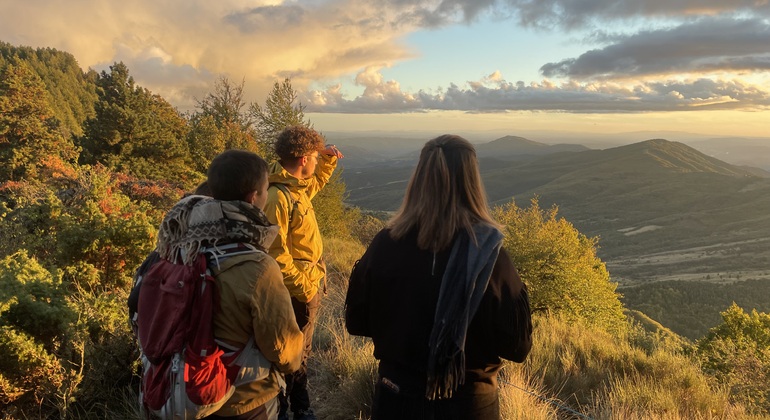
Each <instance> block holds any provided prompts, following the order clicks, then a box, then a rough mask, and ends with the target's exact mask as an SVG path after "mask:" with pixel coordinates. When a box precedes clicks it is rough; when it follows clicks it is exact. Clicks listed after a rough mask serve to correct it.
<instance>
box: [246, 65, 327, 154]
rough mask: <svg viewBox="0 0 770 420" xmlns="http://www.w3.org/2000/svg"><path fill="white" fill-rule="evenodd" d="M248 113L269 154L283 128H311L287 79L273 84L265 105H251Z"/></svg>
mask: <svg viewBox="0 0 770 420" xmlns="http://www.w3.org/2000/svg"><path fill="white" fill-rule="evenodd" d="M249 113H250V114H251V116H252V117H253V118H254V120H255V121H256V128H257V135H258V138H259V141H260V142H261V143H262V144H264V145H265V147H264V149H265V150H268V151H269V153H270V154H272V153H273V152H272V150H273V144H274V143H275V139H276V138H277V137H278V134H280V133H281V131H283V129H284V128H286V127H289V126H292V125H305V126H307V127H311V128H312V127H313V124H311V123H310V121H306V120H305V106H304V105H302V103H299V102H297V92H296V91H295V90H294V88H292V86H291V80H290V79H288V78H287V79H284V80H283V82H280V83H279V82H275V84H274V85H273V90H271V91H270V94H269V95H268V96H267V99H265V105H264V106H260V105H259V104H258V103H256V102H255V103H252V104H251V106H250V107H249Z"/></svg>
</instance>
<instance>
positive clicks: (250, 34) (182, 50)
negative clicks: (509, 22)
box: [0, 0, 415, 108]
mask: <svg viewBox="0 0 770 420" xmlns="http://www.w3.org/2000/svg"><path fill="white" fill-rule="evenodd" d="M401 13H402V11H400V10H389V9H382V8H380V7H378V5H377V4H375V3H372V4H367V3H366V2H359V1H356V0H330V1H319V2H286V3H284V2H281V1H272V0H249V1H246V0H221V1H216V2H211V1H206V0H177V1H168V2H157V1H154V0H137V1H134V2H112V1H109V2H105V1H101V0H82V1H77V2H54V1H50V0H49V1H45V0H27V1H24V2H12V1H4V2H3V13H2V14H0V39H2V40H3V41H6V42H10V43H11V44H14V45H27V46H32V47H53V48H57V49H60V50H64V51H67V52H70V53H72V54H73V55H74V56H75V57H76V59H77V60H78V62H79V63H80V65H81V66H82V67H84V68H89V67H91V68H95V69H97V70H104V69H106V68H107V67H108V66H109V65H110V64H112V63H114V62H116V61H123V62H124V63H125V64H126V65H127V66H128V68H129V69H130V71H131V75H132V76H133V77H134V78H135V80H137V82H138V83H140V84H141V85H142V86H143V87H146V88H148V89H150V90H152V91H153V92H154V93H159V94H161V95H162V96H164V97H167V96H173V97H175V98H176V100H175V102H173V103H175V104H176V105H179V106H180V107H182V108H186V107H190V106H192V105H193V104H194V92H199V91H201V86H210V84H211V82H212V81H213V80H215V79H216V76H214V75H220V74H223V75H226V76H228V77H230V78H232V79H235V80H239V81H240V80H241V79H244V78H245V80H246V89H247V92H246V94H247V95H249V96H250V98H249V100H263V99H264V96H265V95H266V94H267V93H268V92H269V90H270V88H271V87H272V85H273V83H274V82H275V81H276V80H280V79H282V78H284V77H292V83H293V84H294V85H295V86H297V87H300V88H301V87H303V86H305V85H307V84H309V83H310V82H311V81H314V80H318V79H321V80H323V79H325V78H334V77H338V76H339V75H342V74H350V73H354V72H356V71H359V70H360V69H362V68H365V67H366V66H370V65H372V64H373V63H386V64H387V63H394V62H397V61H398V60H403V59H407V58H409V57H412V56H413V55H414V52H413V51H410V50H409V48H407V47H406V46H405V45H404V44H403V41H402V37H403V36H404V35H405V34H407V33H409V32H410V31H413V30H414V29H415V26H413V25H411V24H408V23H405V22H401V21H399V20H398V19H399V16H400V15H401ZM174 75H176V77H173V76H174Z"/></svg>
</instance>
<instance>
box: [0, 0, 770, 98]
mask: <svg viewBox="0 0 770 420" xmlns="http://www.w3.org/2000/svg"><path fill="white" fill-rule="evenodd" d="M0 5H1V6H2V10H3V13H2V14H0V40H2V41H5V42H9V43H11V44H14V45H29V46H34V47H54V48H57V49H61V50H65V51H68V52H71V53H72V54H74V55H75V57H76V58H77V59H78V60H79V62H80V63H81V65H82V66H83V67H91V68H95V69H99V70H102V69H106V68H107V66H109V65H110V64H112V63H114V62H117V61H122V62H124V63H126V64H127V65H128V67H129V69H130V71H131V74H132V75H133V76H134V78H135V79H136V80H137V81H138V82H139V83H140V84H141V85H142V86H144V87H147V88H149V89H150V90H152V91H153V92H156V93H159V94H161V95H163V96H164V97H166V98H167V99H169V101H171V102H172V103H173V104H175V105H177V106H179V107H180V108H182V109H186V108H190V107H191V106H192V105H193V104H194V103H195V98H196V97H197V98H200V97H202V96H203V95H205V93H207V92H209V91H210V89H211V86H212V82H213V81H214V80H216V78H217V76H219V75H226V76H228V77H230V78H232V79H234V80H236V81H240V80H242V79H245V81H246V82H247V84H246V86H247V95H248V96H249V100H262V99H263V98H264V96H265V95H266V94H267V92H268V91H269V89H270V87H271V86H272V84H273V83H274V82H276V81H278V80H281V79H283V78H285V77H290V78H291V79H292V83H293V85H294V87H295V88H297V89H299V90H300V91H301V97H302V98H303V102H304V103H305V104H306V105H308V111H312V112H332V113H393V112H397V113H403V112H421V111H426V110H461V111H468V112H500V111H508V110H538V111H560V112H576V113H588V112H591V113H596V112H646V111H677V110H694V109H734V110H761V109H766V108H767V107H768V98H769V96H770V94H769V93H768V90H770V82H768V81H769V80H770V76H769V73H768V71H769V70H770V2H769V1H767V0H733V1H730V0H727V1H725V0H681V1H672V0H650V1H639V0H622V1H617V0H612V1H610V0H581V1H574V0H363V1H361V0H292V1H282V0H221V1H217V2H211V1H204V0H172V1H165V2H157V1H153V0H137V1H134V2H106V1H102V0H82V1H77V2H58V1H53V0H27V1H23V2H22V1H13V0H0ZM484 19H487V20H489V19H492V20H495V21H497V22H500V21H503V22H508V23H510V25H518V26H520V27H527V28H538V30H541V31H556V32H558V33H564V34H568V35H569V36H570V37H573V38H576V37H578V38H582V41H583V44H582V45H584V47H585V49H584V52H582V53H580V54H577V55H576V56H574V57H565V58H563V59H560V60H556V61H553V62H545V63H542V62H541V63H534V64H533V66H534V67H533V68H534V69H539V71H540V74H541V75H542V77H543V80H539V81H535V82H533V81H516V82H508V81H506V80H504V78H503V75H502V74H500V73H499V72H498V73H492V74H490V76H489V77H487V78H485V79H484V80H481V81H472V82H466V81H460V80H455V81H454V83H451V84H449V85H448V86H443V87H442V88H439V89H436V90H427V88H422V89H420V88H419V87H418V88H415V89H410V90H412V91H408V90H407V89H404V88H402V84H401V83H400V81H398V80H385V78H384V77H383V75H382V73H381V69H383V68H385V67H389V66H394V65H397V64H398V63H399V62H402V61H404V60H410V59H419V56H420V51H415V50H413V49H412V48H410V47H409V45H408V39H409V38H408V36H409V35H410V34H414V33H416V32H419V31H423V30H435V29H437V28H442V27H446V26H449V25H458V24H468V23H473V22H480V21H483V20H484ZM611 28H614V29H611ZM618 28H621V29H623V30H624V31H625V32H619V29H618ZM634 28H638V29H634ZM565 36H566V35H565ZM460 53H461V52H458V54H460ZM460 59H461V58H460ZM525 59H527V58H526V57H523V58H522V60H525ZM494 70H495V69H494V68H490V69H479V71H481V72H493V71H494ZM477 74H478V73H477ZM344 79H347V80H349V85H350V86H353V85H357V86H358V87H359V90H357V91H356V92H360V93H356V94H354V96H352V97H351V96H349V95H350V93H349V92H346V89H345V87H344V86H347V83H348V82H346V84H345V85H343V84H338V83H336V81H338V80H344ZM404 82H405V81H404ZM328 85H331V86H330V87H328V88H322V89H311V88H310V86H316V87H317V86H328ZM361 90H362V91H361Z"/></svg>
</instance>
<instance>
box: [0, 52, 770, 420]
mask: <svg viewBox="0 0 770 420" xmlns="http://www.w3.org/2000/svg"><path fill="white" fill-rule="evenodd" d="M242 92H243V83H241V84H237V83H233V82H231V81H230V80H229V79H227V78H225V77H222V78H220V79H219V80H218V82H217V84H216V86H215V87H214V88H213V91H212V92H211V93H209V94H208V95H206V96H205V97H204V98H203V99H201V100H200V101H199V102H198V104H197V107H196V109H195V110H194V111H192V112H189V113H186V114H182V113H180V112H179V111H178V110H177V109H175V108H174V107H173V106H172V105H171V104H170V103H168V102H167V101H166V100H165V99H164V98H162V97H160V96H158V95H156V94H153V93H152V92H150V91H148V90H147V89H145V88H143V87H141V86H140V85H139V84H138V83H137V82H136V81H135V80H134V79H133V78H132V77H131V75H130V70H129V69H128V67H127V66H125V65H124V64H122V63H114V64H113V65H112V66H111V67H110V69H109V71H103V72H101V73H96V72H93V71H88V72H83V71H82V70H80V69H79V68H78V66H77V62H76V61H75V59H74V58H73V57H72V56H71V55H69V54H68V53H66V52H61V51H56V50H52V49H30V48H26V47H14V46H10V45H8V44H0V159H1V160H2V167H1V168H0V237H2V238H3V241H1V242H0V404H1V405H0V416H1V417H2V418H4V419H17V418H18V419H26V418H51V419H53V418H99V419H101V418H138V409H137V405H136V389H137V379H138V377H137V367H138V365H137V356H138V355H137V347H136V345H135V342H134V338H133V336H132V334H131V332H130V329H129V327H128V322H127V309H126V299H127V295H128V292H129V290H130V287H131V282H132V278H131V277H132V273H133V271H134V270H135V269H136V267H137V266H138V265H139V264H140V263H141V261H142V260H143V259H144V257H145V256H146V254H147V253H148V252H150V251H151V250H152V249H153V247H154V246H155V236H156V233H157V227H158V226H159V224H160V221H161V219H162V216H163V214H164V213H165V212H166V211H167V210H168V209H169V208H170V207H171V206H172V205H173V203H175V202H176V200H178V199H179V198H180V197H181V196H182V195H183V194H184V193H185V192H186V191H189V190H191V189H192V188H194V187H195V186H196V185H197V184H198V183H199V182H200V181H201V180H203V179H204V178H205V170H206V168H207V166H208V163H209V162H210V160H211V158H212V157H214V156H216V155H217V154H218V153H220V152H221V151H223V150H226V149H230V148H241V149H248V150H253V151H255V152H257V153H260V154H262V155H264V156H266V157H268V158H270V156H271V155H272V152H271V150H272V149H271V142H272V139H273V138H274V136H275V134H276V133H277V132H279V131H280V130H281V129H282V128H283V127H284V126H285V125H286V124H307V123H308V122H307V121H306V120H305V118H304V113H303V107H302V105H301V104H299V103H297V102H296V93H295V92H294V90H293V89H292V88H291V83H290V81H289V80H283V81H278V82H276V83H275V86H274V89H273V90H272V92H271V93H270V95H269V96H268V97H267V98H265V102H264V103H246V102H244V100H243V95H242ZM57 98H58V99H57ZM317 128H319V129H322V127H317ZM402 188H403V187H402ZM346 198H347V191H346V185H345V183H343V182H342V181H341V179H340V177H339V176H337V177H336V178H335V179H334V181H333V182H332V183H331V184H330V185H329V186H328V187H327V188H325V189H324V192H323V194H322V195H319V196H318V197H316V199H314V207H315V208H316V212H317V215H318V219H319V225H320V227H321V233H322V234H323V235H324V238H325V243H326V244H327V246H326V248H325V258H326V260H327V262H328V264H329V267H330V270H329V271H330V273H331V275H330V279H329V280H330V293H329V297H328V299H327V303H326V304H325V305H324V306H323V314H322V320H321V325H320V327H319V331H318V334H317V336H316V337H315V340H316V341H317V343H316V344H317V348H318V349H319V351H318V353H317V354H314V356H313V357H312V358H311V361H310V364H311V374H312V375H313V376H312V378H311V381H312V383H313V384H314V385H313V386H315V387H317V389H316V390H317V392H318V395H322V396H324V397H323V399H322V400H321V401H319V403H318V411H319V414H321V415H322V418H327V419H350V418H368V416H369V411H368V407H369V406H370V405H367V404H370V403H371V393H370V391H371V386H372V384H373V380H374V374H375V372H374V369H373V366H375V361H374V359H373V358H372V355H371V343H370V342H369V341H367V340H363V339H360V338H354V337H350V336H348V335H347V334H346V333H345V332H344V331H343V329H342V326H341V321H340V319H341V313H342V311H343V306H342V305H343V304H342V302H343V299H344V293H345V290H346V282H347V275H348V273H349V272H350V268H351V267H352V265H353V263H354V261H355V259H356V258H358V257H359V256H360V255H361V253H362V252H363V249H364V247H365V244H367V243H368V241H369V240H370V238H371V237H372V236H373V235H374V234H375V233H376V232H377V231H378V230H379V229H380V228H381V227H382V226H383V221H382V220H381V218H379V217H376V216H377V215H376V214H372V213H368V212H365V211H362V210H360V209H359V208H356V207H353V206H350V205H347V204H346ZM501 204H503V205H501V206H499V207H496V208H495V209H494V214H495V217H496V218H497V219H498V220H499V221H500V222H501V224H502V225H503V227H504V233H505V235H506V237H505V244H504V246H505V247H506V248H507V249H508V251H509V253H510V254H511V255H512V257H513V259H514V261H515V264H516V265H517V267H519V270H520V272H521V274H522V278H523V279H524V281H525V282H526V283H527V284H528V286H529V288H530V290H531V303H532V307H533V308H535V310H536V313H535V322H536V334H537V335H536V337H535V339H536V340H535V342H536V348H535V350H534V351H533V355H532V357H531V358H530V359H529V360H528V361H527V362H526V363H524V364H523V365H512V364H511V365H506V367H505V370H504V372H503V377H502V379H503V381H502V385H501V395H502V401H501V404H502V411H503V414H504V416H505V418H537V419H540V418H542V419H547V418H565V416H573V415H574V414H570V413H585V414H586V415H589V416H591V417H592V418H597V419H599V418H606V419H610V418H666V419H679V418H681V419H685V418H704V419H705V418H752V416H753V417H754V418H767V416H768V415H769V414H770V391H769V390H768V387H767V383H768V382H769V381H770V338H768V337H770V316H769V315H767V314H766V313H763V312H756V311H754V312H746V311H744V310H743V309H742V308H740V307H738V306H727V305H726V306H724V308H720V310H723V313H722V320H721V323H720V324H718V325H717V326H716V327H715V328H713V329H711V330H709V332H708V334H706V335H704V336H702V337H698V339H697V340H696V341H690V340H686V339H683V338H681V337H678V336H676V335H675V334H673V333H670V331H669V332H666V333H662V332H661V331H664V330H663V329H662V328H652V327H650V326H652V325H654V322H653V321H649V322H640V321H639V319H643V317H642V316H641V315H639V316H634V317H628V316H627V315H626V314H627V313H628V311H627V310H625V309H626V308H625V307H624V305H623V303H622V301H621V296H620V294H619V293H618V291H617V287H618V285H617V283H615V282H613V281H611V274H610V272H609V271H608V269H607V266H606V265H605V263H604V261H602V259H601V257H600V255H598V254H597V246H598V245H600V242H599V239H598V238H596V237H592V236H586V235H585V234H584V233H582V230H580V229H578V228H576V227H575V225H573V224H572V223H571V222H570V221H569V218H564V217H562V216H561V215H560V214H559V213H558V212H557V210H556V209H555V208H551V207H547V208H541V205H540V203H538V202H537V201H536V200H534V201H532V202H530V203H529V205H528V206H527V207H519V206H517V205H516V204H515V203H513V202H507V203H501ZM643 326H644V327H643ZM332 396H333V397H332ZM556 403H558V404H556ZM763 416H764V417H763Z"/></svg>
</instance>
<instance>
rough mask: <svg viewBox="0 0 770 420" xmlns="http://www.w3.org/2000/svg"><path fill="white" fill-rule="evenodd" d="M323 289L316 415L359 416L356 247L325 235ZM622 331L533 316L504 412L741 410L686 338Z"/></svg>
mask: <svg viewBox="0 0 770 420" xmlns="http://www.w3.org/2000/svg"><path fill="white" fill-rule="evenodd" d="M327 252H328V254H329V258H328V262H329V264H330V266H331V267H332V270H331V276H330V283H329V284H330V287H329V295H328V296H327V297H326V300H325V301H324V304H323V306H322V313H321V318H320V321H319V327H318V329H317V333H316V337H315V346H316V347H315V348H316V351H315V353H314V355H313V356H312V357H311V360H310V369H311V372H310V374H311V379H310V380H311V385H312V395H314V398H315V399H316V402H315V403H314V404H315V410H316V413H317V414H319V416H320V417H321V418H324V419H330V420H331V419H359V418H360V419H367V418H369V415H370V407H371V393H372V390H373V383H374V380H375V375H376V361H375V360H374V359H373V357H372V345H371V342H370V341H369V340H368V339H364V338H360V337H351V336H349V335H348V334H347V333H346V332H345V331H344V326H343V322H342V314H343V307H344V295H345V290H346V281H347V280H346V279H347V276H348V274H349V271H350V268H351V267H352V265H353V262H354V261H355V259H356V258H358V257H359V256H360V254H361V253H362V252H363V248H362V247H358V246H353V245H350V244H349V243H346V242H343V241H329V242H328V243H327ZM631 317H632V318H634V319H636V320H637V321H636V322H637V324H641V323H644V324H645V325H646V327H647V328H649V329H650V330H651V331H653V332H651V333H648V332H646V330H644V329H643V328H642V327H636V328H634V329H633V333H632V334H630V335H629V336H628V337H625V338H617V337H613V336H611V335H609V334H607V333H604V332H602V331H597V330H593V329H591V328H588V327H586V326H583V325H576V324H571V323H566V322H563V321H561V320H559V319H556V318H537V319H536V320H535V321H536V322H535V335H534V337H533V341H534V348H533V350H532V353H531V354H530V356H529V358H528V360H527V361H526V362H525V363H524V364H521V365H518V364H513V363H507V364H505V366H504V368H503V371H502V373H501V376H500V379H501V381H500V395H501V411H502V417H503V418H504V419H557V418H575V417H571V416H574V413H571V412H570V411H567V410H565V409H563V408H560V407H566V408H567V409H569V410H573V411H574V412H579V413H582V414H584V415H586V416H590V417H591V418H594V419H627V418H635V419H667V420H677V419H693V418H698V419H739V418H750V417H748V416H746V415H745V412H744V410H743V409H742V408H741V407H739V406H735V405H733V404H731V403H730V402H729V400H728V395H727V394H726V392H725V391H724V390H721V389H718V388H714V387H712V386H711V385H710V382H709V378H708V377H706V376H705V375H703V374H702V373H701V372H700V370H699V369H698V367H697V366H696V365H695V364H694V363H693V362H692V361H690V360H689V359H688V358H687V357H685V356H683V355H682V354H681V353H680V352H681V350H682V348H683V346H685V345H686V344H685V342H684V340H681V339H680V338H679V337H677V336H676V334H673V333H671V332H670V331H668V330H666V329H665V328H664V327H662V326H660V325H659V324H656V323H655V321H653V320H651V319H649V318H646V317H645V316H644V315H643V314H639V313H632V314H631Z"/></svg>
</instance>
